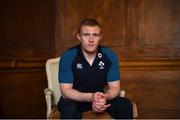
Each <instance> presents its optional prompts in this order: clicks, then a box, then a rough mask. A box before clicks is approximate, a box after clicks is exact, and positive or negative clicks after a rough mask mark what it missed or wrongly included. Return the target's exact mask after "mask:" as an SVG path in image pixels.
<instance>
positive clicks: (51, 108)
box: [44, 57, 138, 119]
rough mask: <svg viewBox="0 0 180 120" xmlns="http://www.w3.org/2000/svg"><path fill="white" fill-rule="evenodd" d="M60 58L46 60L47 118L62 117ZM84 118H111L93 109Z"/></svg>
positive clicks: (122, 93) (135, 114) (135, 115)
mask: <svg viewBox="0 0 180 120" xmlns="http://www.w3.org/2000/svg"><path fill="white" fill-rule="evenodd" d="M59 60H60V57H58V58H53V59H49V60H47V62H46V75H47V80H48V88H46V89H45V90H44V93H45V99H46V104H47V119H57V118H60V113H59V111H58V109H57V103H58V101H59V98H60V96H61V92H60V89H59V83H58V69H59ZM120 96H121V97H125V91H124V90H121V92H120ZM133 116H134V118H136V117H137V116H138V114H137V106H136V104H135V103H133ZM83 119H111V117H110V116H109V115H108V114H107V113H100V114H95V113H93V112H92V111H88V112H85V113H83Z"/></svg>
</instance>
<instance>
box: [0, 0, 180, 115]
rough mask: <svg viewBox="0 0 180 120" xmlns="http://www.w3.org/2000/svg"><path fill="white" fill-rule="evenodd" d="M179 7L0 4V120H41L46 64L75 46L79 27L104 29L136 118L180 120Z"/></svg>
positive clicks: (84, 1)
mask: <svg viewBox="0 0 180 120" xmlns="http://www.w3.org/2000/svg"><path fill="white" fill-rule="evenodd" d="M179 6H180V0H1V1H0V98H1V99H0V118H45V117H46V103H45V97H44V92H43V91H44V89H45V88H46V87H47V78H46V73H45V62H46V60H47V59H49V58H55V57H58V56H60V55H61V54H62V53H63V52H64V51H65V50H66V49H68V48H69V47H72V46H74V45H75V44H77V43H78V41H77V40H76V38H75V33H76V29H77V27H78V24H79V22H80V21H81V20H82V19H84V18H89V17H90V18H95V19H97V20H98V21H99V22H100V23H101V24H102V26H103V40H102V42H101V44H102V45H104V46H108V47H111V48H112V49H113V50H114V51H115V52H116V53H117V54H118V57H119V60H120V70H121V88H122V89H124V90H126V97H128V98H130V99H131V100H132V101H133V102H135V103H136V104H137V107H138V118H180V102H179V101H180V80H179V79H180V7H179Z"/></svg>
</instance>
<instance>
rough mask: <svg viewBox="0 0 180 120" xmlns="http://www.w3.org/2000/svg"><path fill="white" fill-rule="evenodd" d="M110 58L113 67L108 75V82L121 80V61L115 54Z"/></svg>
mask: <svg viewBox="0 0 180 120" xmlns="http://www.w3.org/2000/svg"><path fill="white" fill-rule="evenodd" d="M111 56H112V57H111V58H110V61H111V66H110V69H109V71H108V74H107V80H108V82H112V81H116V80H120V74H119V60H118V58H117V56H116V55H115V54H113V55H111Z"/></svg>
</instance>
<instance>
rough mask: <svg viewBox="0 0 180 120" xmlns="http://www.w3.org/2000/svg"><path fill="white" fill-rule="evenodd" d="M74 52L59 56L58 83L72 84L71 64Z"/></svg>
mask: <svg viewBox="0 0 180 120" xmlns="http://www.w3.org/2000/svg"><path fill="white" fill-rule="evenodd" d="M73 53H74V52H73V51H70V52H67V53H65V54H63V55H62V56H61V59H60V62H59V74H58V77H59V83H73V79H74V77H73V72H72V62H73V58H74V54H73Z"/></svg>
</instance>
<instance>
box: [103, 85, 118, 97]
mask: <svg viewBox="0 0 180 120" xmlns="http://www.w3.org/2000/svg"><path fill="white" fill-rule="evenodd" d="M119 94H120V88H117V87H111V88H109V89H108V90H107V91H106V92H105V97H106V100H111V99H113V98H115V97H117V96H119Z"/></svg>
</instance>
